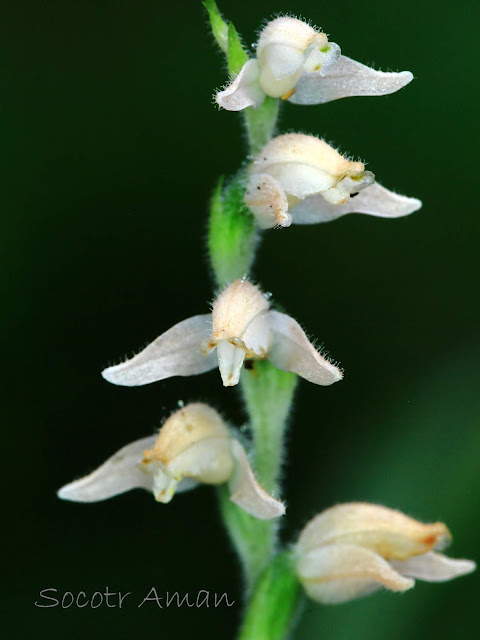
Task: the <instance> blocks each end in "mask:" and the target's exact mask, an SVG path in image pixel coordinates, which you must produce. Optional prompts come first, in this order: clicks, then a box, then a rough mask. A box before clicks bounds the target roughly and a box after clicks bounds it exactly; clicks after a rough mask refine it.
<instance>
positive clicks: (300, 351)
mask: <svg viewBox="0 0 480 640" xmlns="http://www.w3.org/2000/svg"><path fill="white" fill-rule="evenodd" d="M269 317H270V328H271V331H272V337H273V340H272V345H271V347H270V350H269V359H270V360H271V362H272V364H274V365H275V366H276V367H277V368H278V369H283V371H292V372H293V373H297V374H298V375H299V376H300V377H302V378H305V380H308V381H309V382H313V383H314V384H319V385H322V386H328V385H331V384H333V383H334V382H338V381H339V380H341V379H342V377H343V374H342V372H341V371H340V369H338V368H337V367H336V366H335V365H334V364H332V363H331V362H329V361H328V360H327V359H326V358H324V357H323V356H322V355H321V354H320V353H319V352H318V351H317V350H316V349H315V347H314V346H313V344H312V343H311V342H310V341H309V339H308V338H307V336H306V334H305V331H304V330H303V329H302V327H301V326H300V325H299V324H298V322H297V321H296V320H294V319H293V318H291V317H290V316H288V315H286V314H285V313H280V312H278V311H270V313H269Z"/></svg>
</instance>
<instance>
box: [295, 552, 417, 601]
mask: <svg viewBox="0 0 480 640" xmlns="http://www.w3.org/2000/svg"><path fill="white" fill-rule="evenodd" d="M297 573H298V576H299V578H300V580H301V582H302V584H303V586H304V588H305V591H306V592H307V594H308V595H309V596H310V597H311V598H312V599H313V600H316V601H317V602H322V603H324V604H337V603H340V602H347V601H348V600H353V599H354V598H361V597H363V596H366V595H368V594H370V593H372V592H374V591H376V590H377V589H379V588H381V587H385V588H387V589H390V590H391V591H406V590H407V589H411V587H413V586H414V584H415V582H414V581H413V580H410V579H408V578H404V577H403V576H401V575H400V574H399V573H397V572H396V571H395V570H394V569H392V567H391V566H390V565H389V564H388V562H386V561H385V560H384V559H383V558H382V557H381V556H379V555H378V554H377V553H375V552H373V551H370V549H364V548H363V547H358V546H356V545H353V544H332V545H328V546H326V547H322V548H320V549H315V550H314V551H310V552H309V553H306V554H300V555H299V557H298V561H297Z"/></svg>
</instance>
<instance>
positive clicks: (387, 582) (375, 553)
mask: <svg viewBox="0 0 480 640" xmlns="http://www.w3.org/2000/svg"><path fill="white" fill-rule="evenodd" d="M450 537H451V536H450V533H449V531H448V529H447V527H446V526H445V525H444V524H443V523H441V522H436V523H433V524H424V523H422V522H418V521H417V520H414V519H413V518H410V517H408V516H406V515H404V514H403V513H400V512H399V511H395V510H393V509H388V508H386V507H382V506H379V505H373V504H366V503H349V504H342V505H337V506H335V507H332V508H331V509H327V510H326V511H324V512H323V513H321V514H320V515H318V516H316V517H315V518H314V519H313V520H312V521H311V522H309V523H308V524H307V526H306V527H305V528H304V530H303V531H302V532H301V534H300V537H299V539H298V542H297V545H296V548H295V553H296V558H297V565H296V566H297V574H298V576H299V579H300V581H301V582H302V583H303V586H304V588H305V590H306V592H307V594H308V595H309V596H310V597H311V598H312V599H314V600H317V601H319V602H322V603H324V604H334V603H340V602H346V601H347V600H352V599H354V598H359V597H362V596H364V595H368V594H369V593H372V592H373V591H376V590H377V589H379V588H381V587H385V588H387V589H390V590H391V591H405V590H407V589H410V588H411V587H413V586H414V584H415V581H414V580H413V579H412V578H415V577H417V578H419V579H422V580H426V581H430V582H436V581H444V580H450V579H452V578H454V577H457V576H460V575H463V574H466V573H469V572H471V571H473V570H474V569H475V564H474V563H473V562H471V561H469V560H453V559H451V558H448V557H446V556H443V555H441V554H438V553H435V552H434V551H433V549H441V548H443V547H444V546H445V545H446V544H447V543H448V542H449V540H450Z"/></svg>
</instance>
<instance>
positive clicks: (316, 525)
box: [298, 502, 450, 560]
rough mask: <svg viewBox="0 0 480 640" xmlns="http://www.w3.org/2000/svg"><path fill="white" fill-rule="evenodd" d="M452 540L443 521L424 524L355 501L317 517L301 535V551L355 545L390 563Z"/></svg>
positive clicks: (396, 512)
mask: <svg viewBox="0 0 480 640" xmlns="http://www.w3.org/2000/svg"><path fill="white" fill-rule="evenodd" d="M449 540H450V533H449V531H448V529H447V527H446V526H445V525H444V524H443V523H442V522H435V523H433V524H424V523H423V522H419V521H418V520H414V519H413V518H410V517H409V516H406V515H405V514H403V513H401V512H400V511H396V510H394V509H388V508H387V507H382V506H380V505H375V504H368V503H363V502H351V503H347V504H340V505H336V506H335V507H332V508H330V509H327V510H326V511H323V512H322V513H320V514H319V515H318V516H316V517H315V518H313V520H311V521H310V522H309V523H308V524H307V526H306V527H305V528H304V529H303V531H302V532H301V534H300V537H299V540H298V549H299V550H301V551H302V552H303V553H306V552H308V551H310V550H312V549H318V548H320V547H322V546H326V545H330V544H334V543H335V544H336V543H342V544H343V543H345V544H355V545H358V546H361V547H363V548H365V549H371V550H373V551H375V552H376V553H378V554H379V555H381V556H382V557H383V558H385V559H386V560H390V559H395V560H405V559H407V558H410V557H412V556H417V555H420V554H424V553H426V552H427V551H430V550H432V549H434V548H436V549H438V548H442V547H443V546H445V544H446V543H447V542H448V541H449Z"/></svg>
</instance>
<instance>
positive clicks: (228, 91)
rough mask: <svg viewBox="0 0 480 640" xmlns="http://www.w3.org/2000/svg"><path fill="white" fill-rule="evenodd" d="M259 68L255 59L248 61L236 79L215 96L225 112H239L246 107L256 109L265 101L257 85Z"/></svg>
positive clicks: (262, 92)
mask: <svg viewBox="0 0 480 640" xmlns="http://www.w3.org/2000/svg"><path fill="white" fill-rule="evenodd" d="M259 75H260V67H259V64H258V61H257V60H255V59H252V60H248V61H247V62H246V63H245V64H244V65H243V67H242V68H241V69H240V72H239V74H238V75H237V77H236V78H235V79H234V80H233V82H231V84H229V85H228V86H227V87H226V88H225V89H224V90H223V91H219V92H218V93H217V95H216V96H215V101H216V103H217V104H218V105H219V106H220V107H222V108H223V109H226V110H227V111H241V110H242V109H246V108H247V107H253V108H254V109H257V108H258V107H259V106H260V105H261V104H262V103H263V101H264V100H265V92H264V91H263V89H262V88H261V86H260V84H259Z"/></svg>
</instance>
